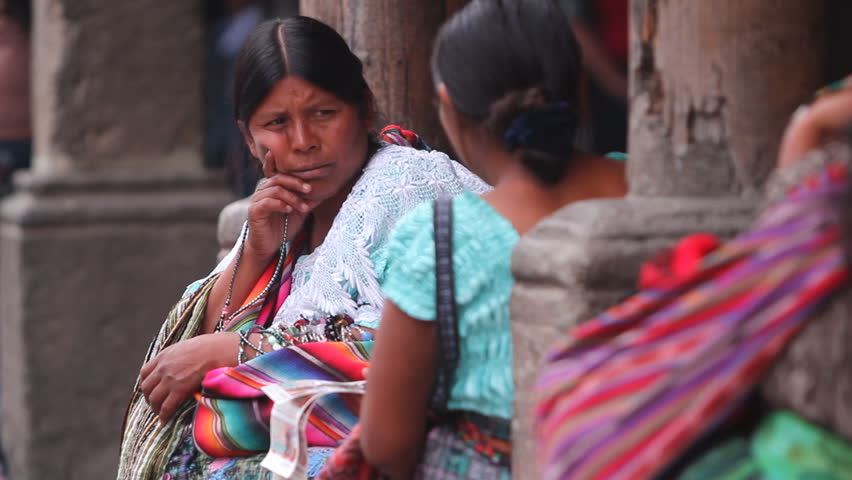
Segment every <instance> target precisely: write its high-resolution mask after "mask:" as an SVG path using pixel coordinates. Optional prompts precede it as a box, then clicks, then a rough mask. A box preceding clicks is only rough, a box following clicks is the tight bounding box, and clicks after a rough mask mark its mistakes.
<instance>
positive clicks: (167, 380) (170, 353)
mask: <svg viewBox="0 0 852 480" xmlns="http://www.w3.org/2000/svg"><path fill="white" fill-rule="evenodd" d="M238 351H239V335H238V334H237V333H234V332H220V333H213V334H206V335H199V336H197V337H194V338H190V339H188V340H184V341H181V342H178V343H176V344H174V345H172V346H170V347H167V348H165V349H163V351H162V352H160V353H159V354H158V355H157V356H156V357H154V359H153V360H151V361H150V362H148V363H146V364H145V365H143V366H142V371H141V372H140V374H139V375H140V377H141V381H142V385H141V389H142V393H143V394H144V395H145V400H146V401H147V402H148V405H150V407H151V410H153V411H154V413H156V414H157V415H158V416H159V417H160V423H163V424H165V423H166V422H168V421H169V420H170V419H171V418H172V416H173V415H174V414H175V412H176V411H177V409H178V407H180V405H181V404H182V403H183V402H185V401H186V400H187V399H189V398H190V397H191V396H192V395H193V394H194V393H196V392H198V391H200V390H201V381H202V380H203V379H204V375H206V374H207V372H208V371H210V370H212V369H214V368H218V367H224V366H233V365H236V363H237V353H238Z"/></svg>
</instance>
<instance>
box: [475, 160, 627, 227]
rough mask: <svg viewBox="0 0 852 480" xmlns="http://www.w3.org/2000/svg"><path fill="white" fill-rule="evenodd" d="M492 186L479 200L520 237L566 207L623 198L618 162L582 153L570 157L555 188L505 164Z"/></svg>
mask: <svg viewBox="0 0 852 480" xmlns="http://www.w3.org/2000/svg"><path fill="white" fill-rule="evenodd" d="M495 183H496V185H495V188H494V190H493V191H491V192H489V193H488V194H486V195H485V196H483V198H484V199H485V200H486V201H487V202H488V203H489V204H491V205H492V206H493V207H494V208H495V209H496V210H497V211H498V212H500V214H501V215H503V216H504V217H506V218H507V219H508V220H509V221H510V222H511V223H512V225H513V226H514V227H515V229H516V230H517V231H518V233H519V234H521V235H523V234H525V233H526V232H528V231H529V230H531V229H532V228H533V227H535V225H536V224H538V222H539V221H541V219H543V218H544V217H547V216H549V215H551V214H553V213H554V212H556V211H557V210H559V209H561V208H562V207H564V206H565V205H568V204H569V203H574V202H578V201H582V200H590V199H594V198H612V197H623V196H624V195H626V194H627V180H626V171H625V165H624V164H623V163H622V162H618V161H616V160H612V159H609V158H606V157H600V156H597V155H592V154H588V153H583V152H577V153H575V154H574V155H573V156H572V158H571V160H570V167H569V169H568V170H567V171H566V172H565V174H564V175H563V176H562V180H560V181H559V182H557V183H556V184H555V185H552V186H545V185H544V184H542V183H541V182H539V181H537V180H536V179H535V178H534V177H533V176H532V174H530V173H529V172H528V171H527V170H526V168H525V167H523V166H522V165H520V164H519V163H518V162H511V163H510V164H507V166H506V168H505V170H504V171H503V172H501V175H500V177H499V179H498V181H497V182H495ZM518 199H523V201H518Z"/></svg>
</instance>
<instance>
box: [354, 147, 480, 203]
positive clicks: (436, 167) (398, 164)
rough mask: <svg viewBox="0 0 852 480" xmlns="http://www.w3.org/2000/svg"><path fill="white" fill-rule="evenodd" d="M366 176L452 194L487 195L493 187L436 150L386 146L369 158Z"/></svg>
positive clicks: (365, 171)
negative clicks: (470, 193)
mask: <svg viewBox="0 0 852 480" xmlns="http://www.w3.org/2000/svg"><path fill="white" fill-rule="evenodd" d="M364 176H365V177H369V178H371V179H379V180H381V179H384V180H385V181H394V180H396V181H404V182H405V183H406V185H407V187H408V188H434V187H440V188H441V189H442V190H444V189H445V190H447V191H449V192H451V193H453V194H455V193H458V192H459V191H461V190H470V191H473V192H475V193H484V192H486V191H488V190H490V187H489V186H488V185H487V184H486V183H485V182H483V181H482V179H480V178H479V177H477V176H476V175H474V174H473V173H472V172H470V171H469V170H468V169H467V168H465V167H464V165H462V164H461V163H459V162H457V161H455V160H453V159H451V158H450V157H448V156H447V154H445V153H443V152H439V151H437V150H431V151H426V150H418V149H416V148H412V147H403V146H399V145H384V146H382V147H381V148H380V149H379V150H378V151H376V153H375V154H373V157H372V158H371V159H370V162H369V164H368V165H367V167H366V168H365V170H364Z"/></svg>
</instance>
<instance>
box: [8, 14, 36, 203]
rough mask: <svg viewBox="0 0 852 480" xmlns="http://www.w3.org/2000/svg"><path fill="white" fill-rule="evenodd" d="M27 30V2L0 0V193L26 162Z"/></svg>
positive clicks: (28, 142) (28, 149) (28, 129)
mask: <svg viewBox="0 0 852 480" xmlns="http://www.w3.org/2000/svg"><path fill="white" fill-rule="evenodd" d="M29 30H30V2H29V1H28V0H0V195H3V194H6V193H8V192H9V191H10V190H11V176H12V172H13V170H15V169H18V168H29V166H30V155H31V152H32V144H31V136H32V134H31V126H30V41H29Z"/></svg>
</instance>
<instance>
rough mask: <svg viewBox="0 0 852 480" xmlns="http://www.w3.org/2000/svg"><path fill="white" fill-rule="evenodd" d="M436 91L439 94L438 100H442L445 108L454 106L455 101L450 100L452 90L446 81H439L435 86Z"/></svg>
mask: <svg viewBox="0 0 852 480" xmlns="http://www.w3.org/2000/svg"><path fill="white" fill-rule="evenodd" d="M435 91H436V93H437V95H438V101H439V102H441V106H442V107H444V108H447V107H450V108H453V102H452V100H450V92H449V90H447V86H446V85H444V83H443V82H442V83H439V84H438V86H437V87H435Z"/></svg>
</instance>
